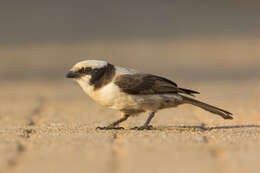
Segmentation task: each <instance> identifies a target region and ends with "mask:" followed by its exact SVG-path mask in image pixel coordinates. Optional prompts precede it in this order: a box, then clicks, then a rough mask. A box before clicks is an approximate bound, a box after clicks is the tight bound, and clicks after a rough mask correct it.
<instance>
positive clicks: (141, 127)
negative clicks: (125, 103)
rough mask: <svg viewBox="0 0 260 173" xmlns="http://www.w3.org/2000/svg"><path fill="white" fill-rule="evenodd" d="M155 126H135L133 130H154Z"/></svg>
mask: <svg viewBox="0 0 260 173" xmlns="http://www.w3.org/2000/svg"><path fill="white" fill-rule="evenodd" d="M153 129H154V128H153V126H151V125H149V126H140V127H133V128H131V130H153Z"/></svg>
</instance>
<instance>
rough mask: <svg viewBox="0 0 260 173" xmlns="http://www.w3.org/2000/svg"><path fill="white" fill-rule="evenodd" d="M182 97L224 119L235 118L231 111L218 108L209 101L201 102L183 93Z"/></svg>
mask: <svg viewBox="0 0 260 173" xmlns="http://www.w3.org/2000/svg"><path fill="white" fill-rule="evenodd" d="M182 98H183V101H184V103H189V104H192V105H194V106H198V107H200V108H202V109H204V110H206V111H209V112H211V113H213V114H217V115H220V116H221V117H222V118H224V119H233V117H232V116H231V115H232V113H230V112H228V111H225V110H223V109H220V108H217V107H215V106H211V105H209V104H207V103H203V102H200V101H198V100H195V99H192V98H189V97H185V96H183V95H182Z"/></svg>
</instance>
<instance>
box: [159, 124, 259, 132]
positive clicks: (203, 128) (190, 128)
mask: <svg viewBox="0 0 260 173" xmlns="http://www.w3.org/2000/svg"><path fill="white" fill-rule="evenodd" d="M243 128H260V125H255V124H249V125H229V126H215V127H207V126H206V125H205V124H201V125H197V126H158V127H154V130H187V131H198V130H199V131H210V130H217V129H243Z"/></svg>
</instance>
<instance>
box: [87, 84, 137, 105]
mask: <svg viewBox="0 0 260 173" xmlns="http://www.w3.org/2000/svg"><path fill="white" fill-rule="evenodd" d="M90 96H91V97H92V98H93V99H94V100H95V101H97V102H98V103H100V104H101V105H104V106H106V107H109V108H112V109H117V110H123V109H126V108H131V109H139V108H138V106H139V105H138V103H137V102H136V101H135V100H134V97H133V96H132V95H129V94H126V93H124V92H121V91H120V89H119V88H118V87H117V86H115V85H114V84H112V83H111V84H109V85H107V86H105V87H103V88H101V89H100V90H98V91H96V92H95V93H93V94H91V95H90Z"/></svg>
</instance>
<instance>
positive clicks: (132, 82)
mask: <svg viewBox="0 0 260 173" xmlns="http://www.w3.org/2000/svg"><path fill="white" fill-rule="evenodd" d="M115 84H116V85H117V86H118V87H119V88H120V89H121V90H122V91H124V92H126V93H128V94H167V93H183V94H188V95H192V96H193V94H199V92H197V91H193V90H189V89H184V88H179V87H178V86H177V84H176V83H174V82H173V81H171V80H169V79H166V78H163V77H160V76H156V75H150V74H125V75H121V76H118V77H117V78H116V79H115Z"/></svg>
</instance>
